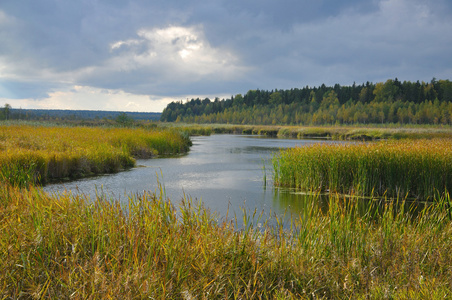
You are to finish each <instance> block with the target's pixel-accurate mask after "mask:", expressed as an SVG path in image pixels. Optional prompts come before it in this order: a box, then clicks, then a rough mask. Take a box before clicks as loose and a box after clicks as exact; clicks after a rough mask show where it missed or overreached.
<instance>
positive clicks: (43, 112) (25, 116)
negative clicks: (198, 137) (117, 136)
mask: <svg viewBox="0 0 452 300" xmlns="http://www.w3.org/2000/svg"><path fill="white" fill-rule="evenodd" d="M124 116H126V117H127V118H129V119H130V120H146V121H148V120H150V121H158V120H159V119H160V116H161V113H153V112H120V111H101V110H64V109H21V108H12V107H11V106H10V105H9V104H5V106H4V107H1V108H0V120H29V121H78V120H101V119H106V120H116V119H118V118H124Z"/></svg>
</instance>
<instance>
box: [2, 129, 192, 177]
mask: <svg viewBox="0 0 452 300" xmlns="http://www.w3.org/2000/svg"><path fill="white" fill-rule="evenodd" d="M190 143H191V142H190V139H189V137H188V136H187V135H185V134H182V133H180V132H177V131H174V130H159V129H152V130H146V129H139V128H135V129H131V128H100V127H96V128H87V127H40V126H26V125H22V126H18V125H11V126H1V127H0V180H1V181H7V182H9V183H12V184H18V185H20V186H26V185H28V184H37V183H45V182H47V181H49V180H54V179H61V178H66V177H72V178H77V177H83V176H87V175H91V174H99V173H111V172H117V171H119V170H121V169H124V168H129V167H132V166H133V165H134V163H135V161H134V157H135V158H148V157H152V156H155V155H165V154H177V153H181V152H186V151H188V148H189V146H190Z"/></svg>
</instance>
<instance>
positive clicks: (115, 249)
mask: <svg viewBox="0 0 452 300" xmlns="http://www.w3.org/2000/svg"><path fill="white" fill-rule="evenodd" d="M1 129H2V133H1V135H0V141H1V144H0V145H1V149H0V150H1V151H0V153H1V155H2V156H1V159H2V165H1V166H2V174H3V175H2V177H1V182H0V224H1V225H0V226H1V227H0V229H1V230H0V257H2V259H1V260H0V270H2V272H0V298H5V299H8V298H13V299H30V298H31V299H40V298H74V299H96V298H115V297H118V295H121V297H122V298H149V297H150V298H161V299H164V298H166V299H168V298H169V299H262V298H264V299H322V298H324V299H331V298H339V299H343V298H353V299H367V298H376V299H400V298H401V299H421V298H431V299H440V298H441V299H443V298H447V297H450V295H451V293H452V290H451V286H452V273H451V270H452V267H451V261H452V260H451V253H452V243H451V241H450V235H451V233H452V222H451V218H452V217H451V216H452V212H451V211H450V210H451V199H450V196H449V193H448V190H449V184H450V178H451V177H450V176H452V175H450V174H451V171H450V170H449V168H450V167H451V165H452V164H451V162H450V161H451V155H450V152H451V149H450V147H451V143H450V140H448V139H431V140H411V141H406V140H403V141H396V140H391V141H380V142H377V143H362V142H355V143H352V144H347V145H328V144H324V145H318V144H317V145H311V146H305V147H303V148H297V149H288V150H282V151H281V152H279V154H277V155H276V156H275V176H274V177H275V178H274V180H275V182H276V183H277V184H280V185H287V186H294V187H297V188H303V189H305V190H310V191H311V192H313V193H311V194H310V195H308V196H306V198H305V201H303V202H302V203H300V204H299V205H300V208H301V209H300V211H299V212H298V214H297V215H293V216H290V215H284V214H271V213H264V212H260V211H258V210H246V209H244V210H243V213H242V214H241V215H240V218H241V220H237V219H235V218H237V216H236V217H235V218H234V217H232V218H231V216H224V215H218V214H217V213H216V212H212V211H210V210H209V209H208V208H207V207H204V206H203V205H202V204H201V203H200V202H198V201H193V200H191V199H190V198H189V197H188V196H187V197H185V199H183V201H181V202H178V201H177V200H174V199H171V200H173V202H172V201H171V200H169V199H167V197H166V194H165V191H164V187H163V186H160V189H159V190H157V191H156V192H143V193H132V194H129V195H128V196H127V198H126V199H122V200H121V201H119V199H113V198H110V197H105V196H104V195H103V194H98V195H96V196H95V197H88V196H86V195H83V194H71V193H69V192H66V193H64V192H63V193H60V194H58V195H56V194H49V193H45V192H44V191H43V190H42V188H41V187H36V186H34V185H36V184H39V183H42V182H46V181H48V180H51V178H53V177H52V176H53V175H51V174H55V173H54V172H56V171H54V172H50V170H61V171H60V172H61V173H58V174H61V175H60V176H59V177H64V176H69V177H70V176H71V174H72V173H71V172H75V174H79V175H77V176H81V175H82V174H89V173H92V172H93V170H99V171H102V172H110V171H117V170H121V169H122V168H125V167H127V166H128V165H131V164H133V163H134V157H149V156H151V157H152V156H154V155H157V154H158V155H161V154H165V153H179V152H183V151H186V150H187V147H188V144H189V140H188V138H187V136H188V135H187V131H185V133H183V134H181V133H179V132H180V130H174V129H166V130H160V129H159V130H157V129H156V130H153V131H150V130H147V129H146V130H145V129H132V128H84V127H83V128H65V127H63V128H55V127H48V128H44V127H33V126H22V127H21V126H18V127H13V126H4V127H2V128H1ZM19 158H20V159H22V160H20V159H19ZM53 161H54V164H53V163H52V162H53ZM81 162H85V163H86V165H88V166H89V168H88V167H86V169H83V166H86V165H85V164H82V163H81ZM36 165H37V166H38V167H36ZM96 166H97V167H96ZM100 166H104V167H100ZM106 166H116V167H106ZM64 170H65V171H64ZM81 170H85V171H83V172H82V171H81ZM77 172H79V173H77ZM14 174H15V176H17V177H18V178H19V179H14V178H15V177H14V176H12V175H14ZM46 174H47V175H46ZM49 174H50V175H49ZM300 174H301V175H302V176H300ZM21 176H22V177H21ZM354 176H356V177H354ZM20 178H22V179H20ZM307 178H309V180H308V179H307ZM11 179H14V180H11ZM31 179H34V180H31ZM394 182H395V183H396V184H395V185H394ZM394 186H395V187H394ZM325 190H328V195H327V198H326V201H327V206H322V207H320V206H319V205H318V203H319V202H320V201H325V198H323V199H322V200H320V192H322V191H325ZM345 194H347V195H345ZM363 194H370V195H371V197H369V198H368V199H366V200H365V201H366V202H367V204H366V206H365V208H364V209H363V206H362V203H363V199H362V198H361V195H363ZM377 196H378V197H377ZM406 196H410V197H415V198H419V199H427V200H432V201H430V202H428V205H424V206H423V207H422V208H419V207H418V206H417V205H416V204H417V202H416V201H414V202H408V201H405V198H406ZM176 201H177V202H176ZM287 220H289V222H287ZM237 224H240V226H238V225H237Z"/></svg>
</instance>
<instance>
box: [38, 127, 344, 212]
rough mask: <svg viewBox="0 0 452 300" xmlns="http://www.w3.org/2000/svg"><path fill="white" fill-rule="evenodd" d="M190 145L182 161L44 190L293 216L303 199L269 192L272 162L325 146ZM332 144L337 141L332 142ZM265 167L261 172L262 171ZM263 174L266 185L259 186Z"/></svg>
mask: <svg viewBox="0 0 452 300" xmlns="http://www.w3.org/2000/svg"><path fill="white" fill-rule="evenodd" d="M192 141H193V146H192V147H191V149H190V152H189V153H188V154H186V155H184V156H179V157H173V158H158V159H147V160H137V165H138V167H137V168H133V169H131V170H128V171H124V172H120V173H117V174H112V175H105V176H99V177H93V178H89V179H83V180H78V181H73V182H67V183H62V184H52V185H48V186H46V187H44V190H46V191H47V192H50V193H52V192H62V191H65V190H67V191H71V192H72V193H83V194H86V195H90V196H91V197H92V198H94V197H95V195H96V191H97V192H99V191H103V192H104V193H105V194H106V195H107V196H109V197H113V198H114V199H120V200H122V201H126V199H127V195H129V194H131V193H134V194H137V193H138V194H142V193H143V191H151V192H158V186H159V183H160V184H161V185H162V186H163V187H164V189H165V193H166V196H167V197H168V198H169V199H171V201H172V202H173V203H178V202H179V201H180V200H181V199H182V198H183V197H184V195H185V196H187V197H190V198H192V199H193V200H194V201H195V202H196V201H202V202H203V204H204V205H205V206H206V207H208V208H209V209H210V210H211V211H215V212H217V213H218V214H219V216H220V217H225V216H226V214H227V212H228V210H229V216H232V217H233V216H234V214H237V216H238V218H241V215H242V214H241V212H242V209H245V210H248V211H254V210H255V209H256V210H257V211H258V213H260V212H261V211H264V214H270V213H271V214H274V213H275V214H283V213H284V212H285V213H286V214H290V213H295V214H298V212H299V211H300V210H301V209H302V207H303V204H304V203H303V201H304V196H302V195H297V194H294V193H291V192H289V191H279V190H275V189H274V188H273V182H272V166H271V161H270V160H271V157H272V155H273V153H275V152H277V151H278V150H279V149H282V148H289V147H295V146H306V145H309V144H312V143H333V142H330V141H315V140H290V139H272V138H262V137H256V136H242V135H212V136H207V137H193V138H192ZM336 143H337V142H336ZM264 166H265V168H264ZM264 174H266V179H267V180H266V183H267V184H265V181H264Z"/></svg>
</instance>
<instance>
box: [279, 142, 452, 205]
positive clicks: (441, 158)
mask: <svg viewBox="0 0 452 300" xmlns="http://www.w3.org/2000/svg"><path fill="white" fill-rule="evenodd" d="M273 166H274V179H275V180H274V181H275V183H276V184H277V185H279V186H286V187H295V188H299V189H302V190H318V191H330V192H339V193H354V194H360V195H375V196H383V195H388V196H391V197H396V196H401V197H405V196H409V197H414V198H418V199H428V198H432V197H433V196H435V195H436V194H437V193H439V194H442V193H444V192H445V191H450V190H451V189H452V141H451V140H450V139H433V140H415V141H413V140H403V141H381V142H377V143H358V144H334V145H326V144H316V145H312V146H307V147H298V148H294V149H288V150H282V151H281V152H279V153H278V154H276V155H275V156H274V158H273Z"/></svg>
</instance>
